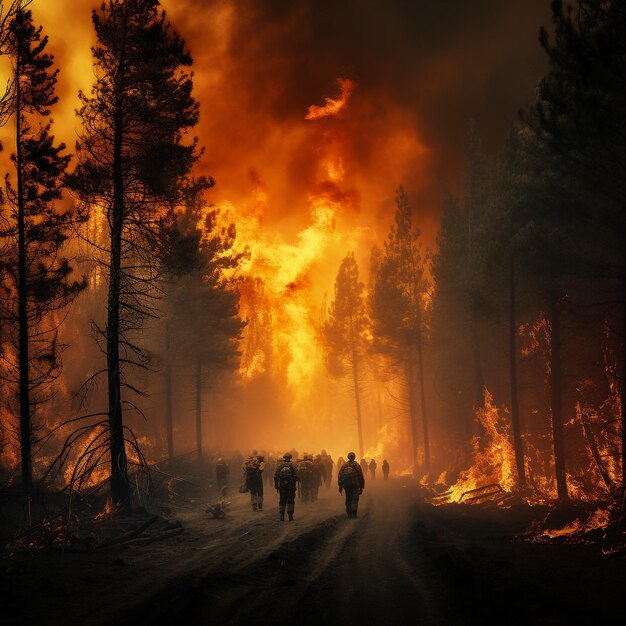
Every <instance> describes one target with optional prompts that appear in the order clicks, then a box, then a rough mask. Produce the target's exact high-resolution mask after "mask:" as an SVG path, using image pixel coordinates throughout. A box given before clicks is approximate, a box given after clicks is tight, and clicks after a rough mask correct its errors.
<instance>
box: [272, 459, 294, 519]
mask: <svg viewBox="0 0 626 626" xmlns="http://www.w3.org/2000/svg"><path fill="white" fill-rule="evenodd" d="M291 458H292V457H291V454H289V452H287V453H285V454H284V455H283V458H282V459H281V460H280V461H278V464H277V465H276V471H275V472H274V487H275V489H276V491H278V497H279V500H278V511H279V513H280V521H281V522H284V521H285V509H286V510H287V514H288V515H289V521H290V522H291V521H293V514H294V512H295V508H296V486H297V483H298V470H297V469H296V466H295V465H294V464H293V463H292V462H291Z"/></svg>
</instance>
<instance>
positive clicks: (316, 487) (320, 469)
mask: <svg viewBox="0 0 626 626" xmlns="http://www.w3.org/2000/svg"><path fill="white" fill-rule="evenodd" d="M311 464H312V467H313V484H312V486H311V501H313V502H315V501H316V500H317V498H318V495H319V491H320V487H321V486H322V482H323V481H324V480H326V478H325V474H326V468H325V467H324V465H323V463H322V455H321V454H317V455H315V458H314V459H313V460H312V462H311Z"/></svg>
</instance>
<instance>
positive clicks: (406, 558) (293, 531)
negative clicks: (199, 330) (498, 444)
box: [0, 481, 624, 626]
mask: <svg viewBox="0 0 626 626" xmlns="http://www.w3.org/2000/svg"><path fill="white" fill-rule="evenodd" d="M203 508H204V507H202V506H200V505H198V506H196V507H194V508H190V509H189V510H187V511H186V512H184V513H182V512H180V511H179V512H178V517H179V518H181V519H182V521H183V523H184V525H185V532H184V533H183V534H181V535H179V536H178V537H175V538H173V539H170V540H169V541H167V542H162V543H157V544H152V545H151V546H137V547H133V548H129V547H127V548H123V547H118V548H116V549H110V550H104V551H98V552H95V553H93V554H90V555H64V556H63V557H59V556H46V557H40V558H37V559H33V560H32V561H29V562H25V563H22V564H20V565H19V566H13V567H11V568H9V570H8V571H3V572H2V575H1V578H0V585H1V587H0V588H1V589H2V592H3V594H5V593H6V597H5V598H3V615H4V616H8V620H7V621H3V623H6V624H12V623H15V624H37V625H38V626H43V625H45V624H51V625H52V624H53V625H55V626H56V625H57V624H59V625H60V624H63V625H64V626H67V625H73V624H81V625H85V626H86V625H92V624H93V625H98V626H104V625H108V624H111V625H112V624H116V625H118V624H129V625H130V624H133V626H137V625H140V624H194V625H195V624H240V623H249V622H250V621H255V622H256V623H258V624H287V623H291V624H312V623H315V624H321V625H323V624H325V623H329V622H331V621H332V623H341V624H348V625H350V624H360V625H363V626H365V625H369V624H380V625H383V626H384V625H387V624H404V623H412V624H413V623H418V624H492V623H493V624H502V623H507V624H525V625H526V624H579V623H581V624H582V623H587V624H588V623H599V622H598V620H600V621H601V620H602V619H603V616H604V615H605V613H606V615H607V616H608V614H609V612H610V609H611V605H610V603H607V602H606V598H607V597H610V594H612V593H615V594H617V592H618V590H619V589H620V586H621V581H622V580H623V574H624V562H623V560H621V561H620V560H610V559H606V558H605V557H603V556H602V555H601V554H600V553H599V551H598V550H597V548H596V547H594V546H539V545H531V544H528V543H520V542H514V541H513V540H512V538H513V536H514V535H515V534H517V533H519V532H521V531H523V530H524V528H525V527H527V525H528V523H529V519H530V512H526V511H501V510H498V509H495V510H488V509H478V508H475V507H451V508H434V507H430V506H426V505H424V504H422V503H421V502H420V497H419V493H418V490H417V489H416V488H415V487H413V486H411V485H410V484H403V483H402V482H400V481H394V482H389V483H383V482H382V481H380V482H378V483H377V484H376V485H368V489H367V490H366V492H365V494H364V497H363V498H362V502H361V507H360V510H359V518H358V519H356V520H351V519H348V518H347V517H346V516H345V514H344V512H343V506H342V500H341V498H340V497H339V495H338V494H337V492H336V489H331V490H329V491H326V490H323V491H322V493H321V498H320V500H319V501H318V502H317V503H315V504H309V505H307V506H297V509H296V520H295V521H294V522H291V523H290V522H283V523H281V522H279V521H278V519H277V518H278V513H277V500H276V496H275V494H274V493H273V492H272V493H269V494H267V497H266V508H265V510H264V511H263V512H260V513H255V512H253V511H251V510H250V507H249V503H248V500H247V497H246V496H245V495H244V496H242V495H239V494H237V495H236V496H234V497H233V500H232V508H231V512H230V516H229V519H226V520H220V521H215V520H212V519H209V518H208V516H207V515H206V514H205V513H204V512H203ZM615 597H616V596H615Z"/></svg>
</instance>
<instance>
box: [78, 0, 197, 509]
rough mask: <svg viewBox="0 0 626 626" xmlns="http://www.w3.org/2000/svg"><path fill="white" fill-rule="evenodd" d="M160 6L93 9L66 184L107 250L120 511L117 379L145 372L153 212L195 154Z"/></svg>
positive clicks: (182, 76)
mask: <svg viewBox="0 0 626 626" xmlns="http://www.w3.org/2000/svg"><path fill="white" fill-rule="evenodd" d="M159 7H160V4H159V2H158V1H157V0H126V1H125V2H119V1H118V0H109V1H108V2H105V3H103V4H102V6H101V7H100V9H99V10H97V11H94V13H93V23H94V27H95V30H96V35H97V45H96V46H95V48H94V49H93V55H94V62H95V64H94V67H95V71H96V82H95V85H94V87H93V89H92V92H91V95H86V94H82V93H81V94H80V97H81V101H82V107H81V109H80V110H79V112H78V115H79V117H80V119H81V121H82V124H83V135H82V137H81V138H80V139H79V141H78V144H77V152H78V160H79V165H78V167H77V169H76V171H75V172H74V174H73V176H72V179H71V182H72V186H73V188H74V189H75V190H76V192H77V193H78V194H79V196H80V198H81V199H82V201H83V202H84V203H85V204H87V205H90V206H95V207H98V208H99V209H100V210H102V211H103V212H104V214H105V216H106V224H107V226H108V235H109V248H108V250H106V251H105V253H106V255H107V259H106V260H103V261H102V262H103V263H104V265H105V267H106V271H107V274H108V296H107V320H106V325H105V327H104V328H101V329H99V330H100V336H101V337H102V338H103V339H104V344H103V346H102V349H103V351H104V353H105V354H106V368H105V370H104V372H106V375H107V381H108V411H107V416H108V425H107V429H108V441H102V440H100V442H99V444H98V445H99V446H103V447H104V449H105V450H107V451H108V452H109V453H110V460H111V479H110V483H111V492H112V497H113V500H114V501H115V502H116V503H118V504H120V505H127V504H128V502H129V499H130V491H129V485H128V480H127V466H128V460H127V455H126V443H130V444H131V445H134V446H135V447H136V448H137V451H138V447H137V444H136V442H135V441H134V438H132V437H131V438H130V439H129V438H128V437H127V434H129V431H128V429H127V427H126V426H125V425H124V420H123V407H124V406H127V407H128V406H130V407H132V404H131V403H129V401H128V400H127V399H124V398H123V393H122V389H126V390H130V391H133V390H134V391H136V389H135V388H134V387H132V386H131V385H130V384H129V382H128V380H127V378H126V377H125V376H124V374H123V369H124V368H125V367H127V366H140V367H141V366H144V365H145V363H146V353H145V351H144V350H143V349H142V347H141V346H140V345H138V343H137V341H136V340H134V339H133V332H134V331H137V330H139V329H140V328H141V327H142V325H143V323H144V321H145V320H146V318H149V317H157V316H158V312H157V310H156V308H155V298H156V297H157V296H156V294H155V292H154V287H155V284H156V280H157V278H158V267H157V266H158V263H155V260H154V255H153V249H154V246H155V245H158V242H155V237H156V234H157V233H158V220H159V216H160V215H161V214H162V213H163V211H164V209H165V207H167V206H171V205H172V204H176V203H177V198H178V197H179V194H180V193H181V188H182V185H180V182H181V180H182V179H184V178H185V177H186V176H188V174H189V172H190V171H191V169H192V167H193V165H194V163H195V162H196V160H197V159H198V157H199V153H198V149H197V143H196V141H195V140H194V141H193V142H191V143H185V142H184V137H185V134H186V132H187V131H188V130H189V129H191V128H192V127H193V126H194V125H195V124H196V123H197V121H198V103H197V102H196V101H195V99H194V98H193V97H192V95H191V94H192V78H191V75H190V74H189V73H188V72H187V71H186V69H185V68H187V67H189V66H190V65H191V64H192V59H191V55H190V54H189V52H188V51H187V50H186V49H185V43H184V42H183V41H182V39H181V38H180V37H179V36H178V34H177V33H176V32H175V31H174V30H173V29H172V27H171V25H170V23H169V22H168V21H167V19H166V16H165V13H164V12H163V11H162V10H161V9H160V8H159Z"/></svg>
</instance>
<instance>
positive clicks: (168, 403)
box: [165, 322, 174, 459]
mask: <svg viewBox="0 0 626 626" xmlns="http://www.w3.org/2000/svg"><path fill="white" fill-rule="evenodd" d="M170 356H171V355H170V324H169V322H165V436H166V440H167V456H168V458H170V459H171V458H173V456H174V411H173V407H172V362H171V358H170Z"/></svg>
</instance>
